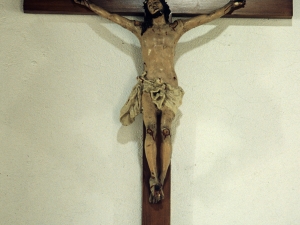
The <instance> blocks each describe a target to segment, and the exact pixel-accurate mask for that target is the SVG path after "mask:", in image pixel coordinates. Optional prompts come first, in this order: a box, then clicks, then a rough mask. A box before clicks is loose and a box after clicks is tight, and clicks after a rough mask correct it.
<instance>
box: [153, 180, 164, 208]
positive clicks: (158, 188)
mask: <svg viewBox="0 0 300 225" xmlns="http://www.w3.org/2000/svg"><path fill="white" fill-rule="evenodd" d="M149 183H150V196H149V202H150V203H158V202H159V201H161V200H163V199H164V197H165V195H164V192H163V186H162V185H161V183H159V182H158V181H153V179H151V178H150V180H149Z"/></svg>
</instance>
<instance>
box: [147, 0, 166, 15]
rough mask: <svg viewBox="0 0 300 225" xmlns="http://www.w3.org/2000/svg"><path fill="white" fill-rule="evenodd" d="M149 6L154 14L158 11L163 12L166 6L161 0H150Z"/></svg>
mask: <svg viewBox="0 0 300 225" xmlns="http://www.w3.org/2000/svg"><path fill="white" fill-rule="evenodd" d="M147 7H148V10H149V12H150V13H151V14H152V15H154V14H156V13H158V12H162V11H163V9H164V7H163V5H162V4H161V2H160V0H148V2H147Z"/></svg>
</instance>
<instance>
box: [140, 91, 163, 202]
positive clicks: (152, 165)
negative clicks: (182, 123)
mask: <svg viewBox="0 0 300 225" xmlns="http://www.w3.org/2000/svg"><path fill="white" fill-rule="evenodd" d="M142 106H143V119H144V124H145V127H146V139H145V154H146V158H147V162H148V166H149V169H150V173H151V177H150V179H149V185H150V191H151V193H150V197H149V201H150V203H157V202H159V201H160V200H161V199H162V198H163V193H162V191H161V184H160V182H159V179H158V174H157V163H156V162H157V147H156V131H157V108H156V106H155V105H154V104H153V102H152V100H151V97H150V94H149V93H146V92H144V93H143V95H142Z"/></svg>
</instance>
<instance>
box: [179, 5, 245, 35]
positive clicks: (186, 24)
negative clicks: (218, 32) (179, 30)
mask: <svg viewBox="0 0 300 225" xmlns="http://www.w3.org/2000/svg"><path fill="white" fill-rule="evenodd" d="M245 3H246V0H230V2H228V3H227V4H226V5H224V6H223V7H222V8H219V9H217V10H216V11H213V12H211V13H209V14H205V15H199V16H196V17H193V18H191V19H187V20H183V21H182V22H183V31H184V32H187V31H189V30H190V29H192V28H195V27H197V26H200V25H202V24H204V23H208V22H210V21H212V20H214V19H217V18H220V17H222V16H224V15H226V14H227V13H229V12H232V11H234V10H236V9H238V8H241V7H244V5H245Z"/></svg>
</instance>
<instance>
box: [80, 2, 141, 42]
mask: <svg viewBox="0 0 300 225" xmlns="http://www.w3.org/2000/svg"><path fill="white" fill-rule="evenodd" d="M74 2H75V3H77V4H80V5H84V6H86V7H88V8H89V9H90V10H92V11H94V12H95V13H96V14H98V15H99V16H102V17H104V18H106V19H108V20H110V21H112V22H114V23H117V24H119V25H120V26H122V27H124V28H125V29H127V30H130V31H131V32H132V33H134V34H135V35H137V36H140V33H141V28H140V22H137V21H134V20H129V19H127V18H125V17H123V16H120V15H118V14H112V13H109V12H108V11H106V10H105V9H103V8H101V7H99V6H97V5H95V4H94V3H92V2H90V1H89V0H74Z"/></svg>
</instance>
